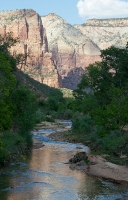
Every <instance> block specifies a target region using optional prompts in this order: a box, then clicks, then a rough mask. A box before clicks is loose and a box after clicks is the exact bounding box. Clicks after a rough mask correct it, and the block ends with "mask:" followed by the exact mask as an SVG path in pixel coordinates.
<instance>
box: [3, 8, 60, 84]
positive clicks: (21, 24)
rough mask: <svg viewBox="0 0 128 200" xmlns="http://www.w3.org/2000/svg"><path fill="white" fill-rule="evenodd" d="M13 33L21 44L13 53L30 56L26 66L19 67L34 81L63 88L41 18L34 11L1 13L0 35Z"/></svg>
mask: <svg viewBox="0 0 128 200" xmlns="http://www.w3.org/2000/svg"><path fill="white" fill-rule="evenodd" d="M7 32H13V35H14V37H19V39H20V43H18V44H16V46H15V47H13V48H12V49H11V50H12V52H13V53H16V54H18V53H22V54H24V55H26V54H29V56H28V57H27V59H26V60H25V62H26V65H27V66H25V65H23V66H19V68H21V69H22V70H23V71H24V72H25V73H27V74H28V75H30V77H32V78H33V79H35V80H37V81H39V82H41V83H45V84H47V85H49V86H52V87H59V86H61V78H60V76H59V74H58V71H57V69H56V67H55V65H54V63H53V61H52V54H51V53H48V42H47V37H46V31H45V28H44V27H43V25H42V21H41V17H40V16H39V15H38V14H37V13H36V12H35V11H34V10H25V9H24V10H16V11H8V12H1V13H0V34H2V35H4V34H6V33H7Z"/></svg>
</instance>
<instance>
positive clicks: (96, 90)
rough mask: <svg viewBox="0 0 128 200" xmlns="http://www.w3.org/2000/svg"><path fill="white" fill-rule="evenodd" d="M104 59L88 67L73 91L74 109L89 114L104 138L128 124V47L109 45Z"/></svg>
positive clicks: (103, 52)
mask: <svg viewBox="0 0 128 200" xmlns="http://www.w3.org/2000/svg"><path fill="white" fill-rule="evenodd" d="M101 58H102V61H101V62H96V63H95V64H91V65H90V66H89V67H88V68H87V72H86V75H83V77H82V80H81V82H80V84H79V85H78V88H77V89H76V90H75V91H74V92H73V94H74V97H75V99H76V100H75V101H74V108H75V109H76V110H78V111H80V112H82V113H84V114H90V116H91V118H92V119H93V121H94V122H95V124H96V125H98V126H100V129H99V136H101V137H104V136H105V135H106V134H109V133H110V131H111V130H122V128H123V127H124V126H125V125H126V124H127V123H128V106H127V105H128V94H127V91H128V83H127V80H128V73H127V72H128V48H127V46H126V48H125V49H119V48H115V47H110V48H108V49H106V50H102V51H101Z"/></svg>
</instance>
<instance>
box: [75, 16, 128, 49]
mask: <svg viewBox="0 0 128 200" xmlns="http://www.w3.org/2000/svg"><path fill="white" fill-rule="evenodd" d="M75 28H77V29H78V30H80V31H81V33H83V34H84V35H85V36H86V37H88V38H90V39H91V40H92V41H93V42H95V43H96V44H97V46H98V47H99V48H100V49H106V48H108V47H110V46H112V45H113V46H116V47H120V48H123V47H125V46H126V43H127V41H128V18H124V19H99V20H98V19H91V20H87V22H86V23H85V24H83V25H75Z"/></svg>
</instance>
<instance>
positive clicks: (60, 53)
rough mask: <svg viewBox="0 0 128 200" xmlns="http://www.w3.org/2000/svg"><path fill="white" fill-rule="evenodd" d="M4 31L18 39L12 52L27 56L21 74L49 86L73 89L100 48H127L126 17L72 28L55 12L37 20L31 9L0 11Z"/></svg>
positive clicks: (127, 21) (97, 57) (95, 58)
mask: <svg viewBox="0 0 128 200" xmlns="http://www.w3.org/2000/svg"><path fill="white" fill-rule="evenodd" d="M7 32H13V33H14V37H19V39H20V43H18V44H17V45H16V46H15V47H13V48H12V49H11V50H12V52H13V53H23V54H24V55H27V54H29V56H28V57H27V59H26V60H25V63H26V65H27V66H25V65H23V66H19V68H21V70H22V71H24V72H25V73H27V74H28V75H29V76H30V77H32V78H33V79H35V80H37V81H39V82H41V83H44V84H47V85H49V86H52V87H65V88H69V89H75V88H76V86H77V84H78V83H79V82H80V79H81V75H82V74H83V73H85V68H86V67H87V66H88V65H89V64H91V63H94V62H95V61H100V60H101V58H100V50H101V49H106V48H108V47H110V46H111V45H114V46H116V47H121V48H123V47H125V46H126V43H127V41H128V18H125V19H104V20H97V19H92V20H88V21H87V22H86V23H85V24H83V25H75V26H72V25H70V24H68V23H67V22H66V21H65V20H64V19H62V18H61V17H59V16H57V15H56V14H54V13H51V14H49V15H47V16H43V17H40V16H39V15H38V14H37V13H36V12H35V11H34V10H31V9H28V10H25V9H23V10H16V11H8V12H0V34H2V35H4V34H6V33H7Z"/></svg>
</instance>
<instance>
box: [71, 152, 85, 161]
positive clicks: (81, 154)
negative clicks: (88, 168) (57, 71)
mask: <svg viewBox="0 0 128 200" xmlns="http://www.w3.org/2000/svg"><path fill="white" fill-rule="evenodd" d="M82 160H85V161H88V156H87V154H86V152H79V153H77V154H76V155H75V156H74V157H73V158H71V159H70V160H69V162H70V163H78V162H80V161H82Z"/></svg>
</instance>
